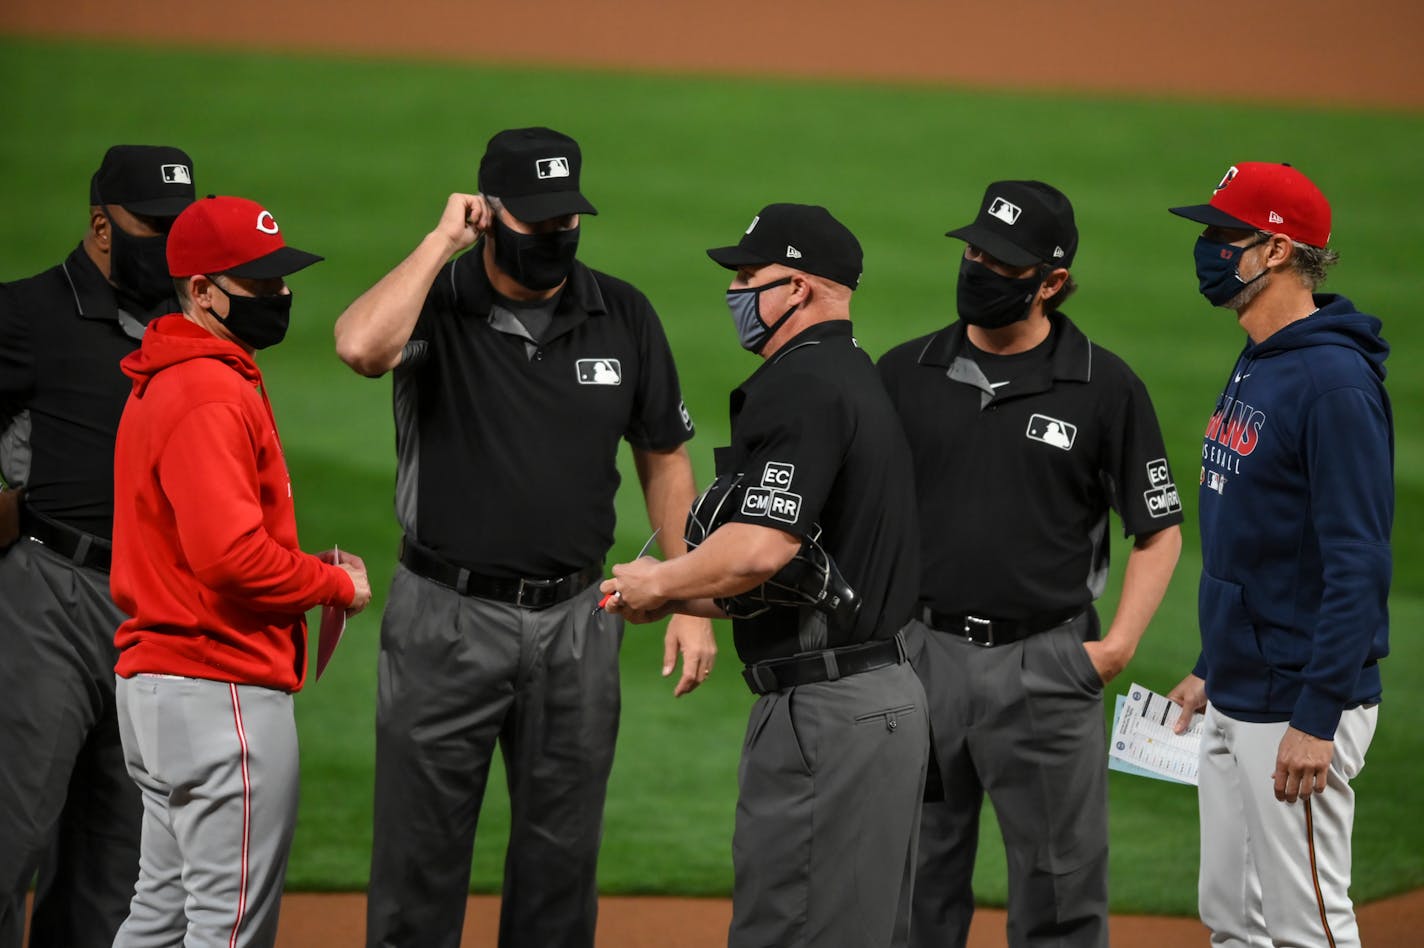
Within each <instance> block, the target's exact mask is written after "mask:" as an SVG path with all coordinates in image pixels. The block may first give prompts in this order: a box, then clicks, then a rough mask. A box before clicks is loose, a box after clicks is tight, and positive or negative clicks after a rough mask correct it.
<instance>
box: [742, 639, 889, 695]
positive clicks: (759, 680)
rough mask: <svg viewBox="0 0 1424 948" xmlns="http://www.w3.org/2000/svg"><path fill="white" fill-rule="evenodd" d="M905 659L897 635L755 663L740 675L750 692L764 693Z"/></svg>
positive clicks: (873, 668) (870, 669)
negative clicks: (891, 637) (890, 637)
mask: <svg viewBox="0 0 1424 948" xmlns="http://www.w3.org/2000/svg"><path fill="white" fill-rule="evenodd" d="M904 660H905V648H904V646H903V645H902V644H901V641H900V636H899V635H896V636H895V637H894V638H893V639H881V640H879V641H875V642H865V643H863V644H861V645H847V646H845V647H844V648H828V649H826V650H825V651H823V652H803V653H802V654H800V655H793V656H791V657H790V658H773V659H769V660H767V661H764V662H757V663H756V664H755V665H748V666H747V667H746V668H743V669H742V677H743V678H745V679H746V681H747V687H748V688H750V689H751V690H752V694H754V695H765V694H770V693H771V692H773V691H782V690H784V689H786V688H793V687H795V686H797V685H811V684H815V683H816V682H818V681H836V680H837V679H840V678H849V677H850V676H851V675H859V674H861V673H862V672H868V671H874V670H875V669H877V668H885V667H886V666H887V665H898V664H900V663H901V662H903V661H904Z"/></svg>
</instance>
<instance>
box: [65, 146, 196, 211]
mask: <svg viewBox="0 0 1424 948" xmlns="http://www.w3.org/2000/svg"><path fill="white" fill-rule="evenodd" d="M193 198H194V193H193V160H192V159H191V158H189V157H188V153H187V152H185V151H183V150H182V149H181V148H173V147H172V146H169V145H115V146H114V147H112V148H110V149H109V150H108V151H107V152H105V153H104V160H103V161H101V162H100V163H99V170H98V171H96V172H94V177H92V178H90V179H89V203H90V204H91V205H100V204H117V205H119V206H120V207H122V208H123V209H124V210H126V211H129V212H130V213H133V214H142V215H144V216H145V217H177V216H178V215H179V214H180V213H182V211H183V208H185V207H187V206H188V205H189V204H192V203H193Z"/></svg>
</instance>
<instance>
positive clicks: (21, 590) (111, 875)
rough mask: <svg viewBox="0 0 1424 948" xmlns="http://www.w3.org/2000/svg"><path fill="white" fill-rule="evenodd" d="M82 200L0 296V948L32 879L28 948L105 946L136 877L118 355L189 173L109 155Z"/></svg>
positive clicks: (162, 276)
mask: <svg viewBox="0 0 1424 948" xmlns="http://www.w3.org/2000/svg"><path fill="white" fill-rule="evenodd" d="M89 191H90V194H89V229H88V231H87V232H86V233H85V234H84V239H83V240H82V241H81V242H80V244H79V246H78V247H76V248H75V250H74V252H73V253H71V254H70V255H69V256H68V257H67V258H66V259H65V260H64V262H63V263H61V264H59V265H58V266H56V267H53V268H51V269H49V270H46V271H45V272H43V273H41V274H38V275H37V276H33V277H30V278H28V279H25V280H18V281H16V282H14V283H9V284H3V285H0V340H3V342H0V476H3V478H4V481H5V484H6V485H7V486H6V488H5V489H4V490H3V491H0V648H3V654H4V660H3V661H0V696H3V697H0V761H3V762H4V763H3V765H0V948H13V946H18V945H19V944H20V939H21V937H22V932H23V931H24V924H25V918H24V914H25V893H26V891H27V890H28V888H29V885H30V881H31V879H32V878H34V876H35V872H36V869H37V868H38V871H39V881H38V887H37V889H36V893H35V905H34V912H33V918H32V921H31V925H30V941H29V943H30V945H32V946H41V945H54V946H64V948H86V946H108V945H110V944H111V943H112V942H113V940H114V932H115V931H116V930H117V929H118V927H119V924H120V923H121V922H122V921H123V920H124V917H125V916H126V915H127V914H128V906H129V899H130V898H132V896H133V887H134V881H135V879H137V878H138V838H139V821H140V818H141V817H142V807H141V805H140V803H139V798H138V790H137V788H135V787H134V785H133V781H132V780H130V779H129V777H128V774H127V773H126V772H125V770H124V758H123V749H122V748H121V747H120V744H119V731H118V723H117V718H116V717H115V710H114V662H115V660H116V658H117V656H116V654H115V651H114V630H115V629H116V628H118V625H119V623H120V622H121V621H123V618H124V616H123V615H122V613H120V612H119V610H118V608H117V607H116V606H115V605H114V604H113V601H112V600H111V599H110V598H109V538H110V534H111V531H112V523H113V515H114V434H115V432H116V431H117V430H118V424H119V416H120V414H122V412H123V408H124V402H125V401H126V400H127V398H128V394H129V388H130V383H129V380H128V378H126V377H125V376H124V374H123V373H122V372H121V371H120V370H119V360H120V359H122V358H123V357H124V356H126V355H128V354H129V353H130V352H132V351H133V350H134V349H136V348H138V344H139V338H140V337H141V336H142V335H143V331H144V328H145V326H146V325H147V322H148V320H149V319H151V318H152V317H153V316H156V315H160V314H162V313H166V312H174V311H176V310H177V308H178V307H177V303H176V301H175V300H174V299H173V281H172V280H171V279H170V278H169V276H168V264H167V260H166V258H165V256H164V249H165V245H166V242H167V234H168V228H169V227H170V226H171V225H172V223H173V219H174V218H175V217H176V216H177V215H178V213H179V212H180V211H181V210H183V208H185V207H187V206H188V205H189V204H190V203H192V200H193V183H192V162H191V161H190V160H189V158H188V156H187V155H186V154H184V153H183V152H182V151H180V150H178V149H177V148H169V147H160V146H150V145H115V146H114V147H113V148H110V149H109V150H108V152H107V153H106V154H105V155H104V159H103V161H102V162H101V163H100V166H99V169H98V171H96V172H95V173H94V176H93V178H92V179H91V181H90V185H89ZM7 525H8V527H7Z"/></svg>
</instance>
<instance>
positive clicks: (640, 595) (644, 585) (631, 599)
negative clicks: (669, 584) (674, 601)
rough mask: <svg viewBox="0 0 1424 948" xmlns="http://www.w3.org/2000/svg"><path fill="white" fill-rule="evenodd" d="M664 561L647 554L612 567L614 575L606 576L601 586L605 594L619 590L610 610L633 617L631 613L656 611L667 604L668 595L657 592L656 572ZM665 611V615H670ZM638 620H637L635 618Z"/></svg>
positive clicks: (609, 604)
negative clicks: (611, 576) (610, 577)
mask: <svg viewBox="0 0 1424 948" xmlns="http://www.w3.org/2000/svg"><path fill="white" fill-rule="evenodd" d="M660 566H662V563H660V562H658V561H657V560H655V559H653V558H652V557H651V556H644V557H641V558H640V559H636V560H634V561H633V562H631V563H618V564H615V565H614V567H613V578H612V579H605V580H604V581H603V585H601V586H600V587H599V589H600V590H602V591H603V592H604V593H617V594H618V595H616V596H614V597H613V599H611V600H609V603H608V606H609V609H610V610H611V611H615V612H622V613H624V614H625V615H627V616H628V618H630V619H632V615H631V614H630V613H640V614H644V615H649V614H655V613H656V612H657V610H658V609H660V608H662V607H663V606H665V605H667V597H665V596H663V595H662V594H661V593H660V592H659V591H658V585H657V572H658V567H660ZM668 611H669V610H664V611H663V613H662V615H667V613H668ZM634 621H636V620H634Z"/></svg>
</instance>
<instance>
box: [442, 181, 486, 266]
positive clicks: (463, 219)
mask: <svg viewBox="0 0 1424 948" xmlns="http://www.w3.org/2000/svg"><path fill="white" fill-rule="evenodd" d="M493 222H494V211H493V210H492V209H491V208H490V206H489V204H488V203H486V202H485V199H484V198H482V197H480V196H479V195H478V194H452V195H450V199H449V200H448V201H446V202H445V211H444V213H442V214H441V215H440V223H438V224H436V225H435V233H437V234H439V235H440V236H441V237H444V238H445V239H446V240H447V241H448V242H449V244H450V253H451V254H457V253H459V252H460V251H461V250H464V249H465V248H466V247H469V246H471V245H473V244H474V242H475V241H476V240H479V237H480V234H483V233H484V232H485V231H486V230H488V229H489V227H490V225H491V224H492V223H493Z"/></svg>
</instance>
